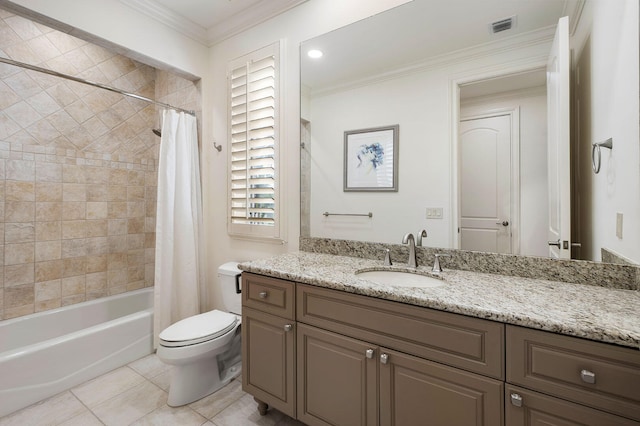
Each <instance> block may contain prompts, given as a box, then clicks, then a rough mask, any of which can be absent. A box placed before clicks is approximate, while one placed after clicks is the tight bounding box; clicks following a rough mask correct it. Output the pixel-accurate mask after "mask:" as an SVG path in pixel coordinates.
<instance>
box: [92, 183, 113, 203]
mask: <svg viewBox="0 0 640 426" xmlns="http://www.w3.org/2000/svg"><path fill="white" fill-rule="evenodd" d="M108 198H109V186H108V185H104V184H88V185H87V201H107V200H108Z"/></svg>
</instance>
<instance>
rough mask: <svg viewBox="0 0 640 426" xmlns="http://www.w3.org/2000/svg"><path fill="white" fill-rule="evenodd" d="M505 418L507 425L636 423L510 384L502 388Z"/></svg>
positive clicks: (623, 425) (620, 425)
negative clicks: (503, 389) (503, 390)
mask: <svg viewBox="0 0 640 426" xmlns="http://www.w3.org/2000/svg"><path fill="white" fill-rule="evenodd" d="M505 418H506V424H507V425H509V426H529V425H545V426H605V425H606V426H632V425H637V424H638V423H637V422H635V421H633V420H629V419H625V418H623V417H618V416H614V415H612V414H608V413H605V412H603V411H599V410H594V409H593V408H589V407H585V406H584V405H579V404H575V403H573V402H569V401H565V400H562V399H560V398H554V397H552V396H548V395H544V394H541V393H537V392H534V391H530V390H527V389H522V388H518V387H515V386H512V385H507V386H506V387H505Z"/></svg>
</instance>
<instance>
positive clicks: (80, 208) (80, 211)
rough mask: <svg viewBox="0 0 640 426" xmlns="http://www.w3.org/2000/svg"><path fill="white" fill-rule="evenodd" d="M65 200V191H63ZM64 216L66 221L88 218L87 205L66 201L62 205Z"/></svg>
mask: <svg viewBox="0 0 640 426" xmlns="http://www.w3.org/2000/svg"><path fill="white" fill-rule="evenodd" d="M62 196H63V198H64V190H63V195H62ZM62 216H63V217H64V219H65V220H81V219H85V218H86V217H87V203H85V202H77V201H76V202H74V201H64V202H63V203H62Z"/></svg>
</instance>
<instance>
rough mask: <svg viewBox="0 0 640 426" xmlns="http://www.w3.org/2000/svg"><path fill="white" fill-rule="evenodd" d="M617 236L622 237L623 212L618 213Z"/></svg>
mask: <svg viewBox="0 0 640 426" xmlns="http://www.w3.org/2000/svg"><path fill="white" fill-rule="evenodd" d="M616 237H618V238H620V239H622V213H616Z"/></svg>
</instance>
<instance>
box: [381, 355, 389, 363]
mask: <svg viewBox="0 0 640 426" xmlns="http://www.w3.org/2000/svg"><path fill="white" fill-rule="evenodd" d="M380 362H381V363H383V364H386V363H388V362H389V355H387V354H380Z"/></svg>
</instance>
